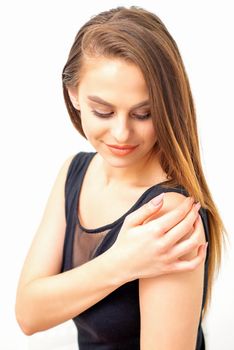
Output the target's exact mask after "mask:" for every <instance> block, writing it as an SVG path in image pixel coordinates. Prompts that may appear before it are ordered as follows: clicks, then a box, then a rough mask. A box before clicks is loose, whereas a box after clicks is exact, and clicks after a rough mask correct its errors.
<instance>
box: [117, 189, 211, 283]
mask: <svg viewBox="0 0 234 350" xmlns="http://www.w3.org/2000/svg"><path fill="white" fill-rule="evenodd" d="M157 199H158V203H155V204H153V202H157ZM162 205H163V195H160V196H158V197H155V198H154V199H153V200H152V201H150V202H148V203H146V204H145V205H143V206H142V207H141V208H139V209H137V210H136V211H134V212H133V213H131V214H129V215H128V216H127V217H126V218H125V221H124V223H123V226H122V228H121V230H120V233H119V235H118V237H117V240H116V241H115V243H114V244H113V246H112V250H113V249H114V250H115V252H116V253H117V255H118V256H119V257H120V259H121V262H122V264H124V266H123V265H122V268H123V271H124V273H127V274H128V280H129V281H130V280H134V279H137V278H147V277H155V276H159V275H162V274H167V273H176V272H182V271H191V270H194V269H196V268H197V267H198V266H199V265H200V264H201V263H202V262H203V261H204V259H205V256H206V249H204V248H205V247H204V245H201V244H200V243H199V242H201V239H200V238H201V234H202V233H201V229H200V228H199V226H200V225H199V221H200V220H201V219H200V216H199V214H198V210H199V208H200V205H199V204H198V203H197V204H194V200H193V198H190V197H187V198H185V199H184V200H183V202H182V203H181V204H180V205H179V206H178V207H177V208H176V209H173V210H171V211H169V212H167V213H166V214H164V215H162V216H160V217H158V218H156V219H153V220H150V221H149V218H152V217H155V215H156V214H157V213H158V212H159V211H160V209H161V208H162ZM191 232H192V234H191V235H190V237H189V238H187V239H186V238H185V237H186V236H187V235H188V234H189V233H191ZM197 248H199V249H198V255H197V256H195V257H194V258H193V259H191V260H189V261H187V260H181V259H180V258H181V257H182V256H184V255H185V254H187V253H190V252H191V251H194V250H195V249H197Z"/></svg>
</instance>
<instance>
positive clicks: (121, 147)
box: [107, 144, 137, 150]
mask: <svg viewBox="0 0 234 350" xmlns="http://www.w3.org/2000/svg"><path fill="white" fill-rule="evenodd" d="M107 146H109V147H111V148H115V149H119V150H130V149H133V148H136V147H137V146H131V145H123V146H117V145H108V144H107Z"/></svg>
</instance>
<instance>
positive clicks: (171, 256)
mask: <svg viewBox="0 0 234 350" xmlns="http://www.w3.org/2000/svg"><path fill="white" fill-rule="evenodd" d="M199 223H200V220H199V219H197V220H196V221H195V224H194V229H193V232H192V234H191V235H190V237H189V238H187V239H185V240H183V241H182V242H179V243H177V244H176V245H174V247H172V248H171V250H170V251H168V252H167V253H166V256H167V261H168V262H172V261H175V260H177V259H179V258H180V257H181V256H183V255H185V254H188V253H191V252H192V251H194V250H195V249H197V248H198V247H199V246H200V243H201V237H202V234H201V233H202V232H203V230H202V229H201V226H200V225H199Z"/></svg>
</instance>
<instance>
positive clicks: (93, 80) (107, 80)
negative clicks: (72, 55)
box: [79, 57, 148, 96]
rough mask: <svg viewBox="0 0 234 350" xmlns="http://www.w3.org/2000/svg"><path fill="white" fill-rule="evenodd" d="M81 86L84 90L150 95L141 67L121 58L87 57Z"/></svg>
mask: <svg viewBox="0 0 234 350" xmlns="http://www.w3.org/2000/svg"><path fill="white" fill-rule="evenodd" d="M79 88H80V89H84V90H86V91H87V90H89V93H91V90H95V91H93V92H98V90H103V91H106V92H108V91H114V92H115V93H116V94H118V93H121V94H122V93H125V94H126V93H127V94H128V95H134V94H136V95H145V96H146V95H148V89H147V85H146V82H145V79H144V76H143V74H142V72H141V70H140V68H139V67H138V66H137V65H136V64H134V63H132V62H127V61H125V60H123V59H119V58H105V57H95V58H86V59H85V61H84V64H83V69H82V74H81V79H80V83H79Z"/></svg>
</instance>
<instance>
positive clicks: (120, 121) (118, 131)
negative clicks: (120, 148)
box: [111, 116, 131, 144]
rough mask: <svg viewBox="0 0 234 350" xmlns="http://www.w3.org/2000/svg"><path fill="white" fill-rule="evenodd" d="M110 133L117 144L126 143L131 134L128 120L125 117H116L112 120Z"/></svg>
mask: <svg viewBox="0 0 234 350" xmlns="http://www.w3.org/2000/svg"><path fill="white" fill-rule="evenodd" d="M111 133H112V136H113V137H114V139H115V141H116V142H117V143H119V144H123V143H127V141H128V140H129V136H130V133H131V126H130V122H129V120H127V118H126V117H125V116H116V117H115V118H113V124H112V128H111Z"/></svg>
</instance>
